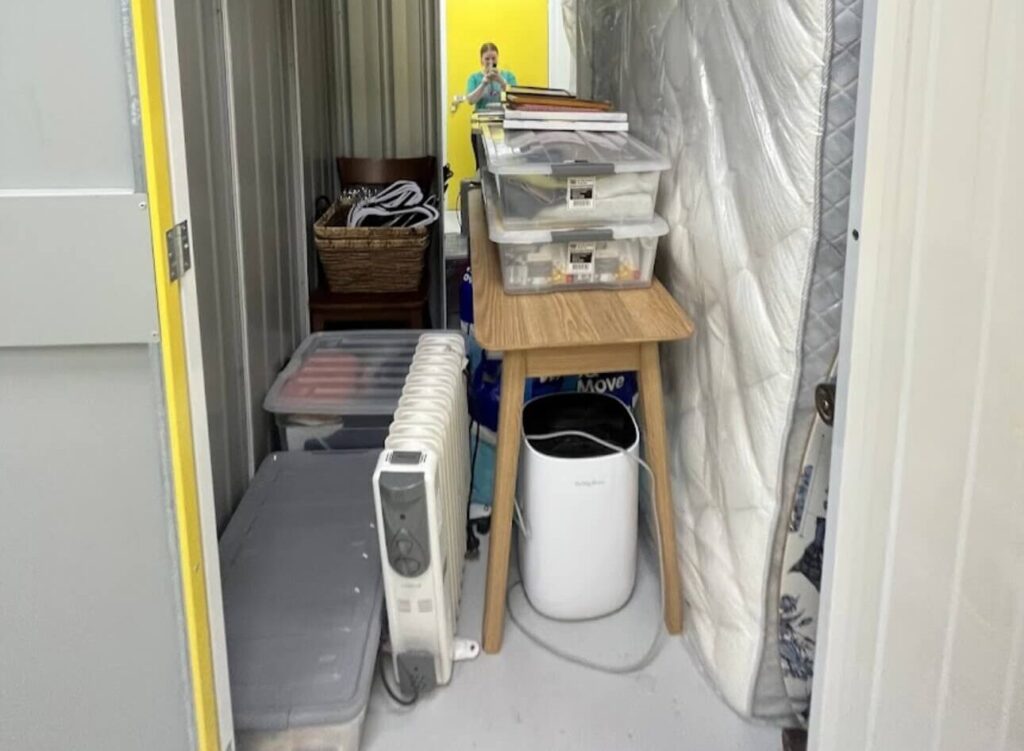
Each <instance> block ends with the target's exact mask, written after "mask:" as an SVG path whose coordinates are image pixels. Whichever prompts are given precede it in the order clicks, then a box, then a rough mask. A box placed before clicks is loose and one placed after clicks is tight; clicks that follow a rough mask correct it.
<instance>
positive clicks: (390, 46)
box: [332, 0, 441, 157]
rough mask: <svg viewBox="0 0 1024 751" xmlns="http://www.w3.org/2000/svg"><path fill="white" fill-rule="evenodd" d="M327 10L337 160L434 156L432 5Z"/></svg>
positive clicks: (337, 3)
mask: <svg viewBox="0 0 1024 751" xmlns="http://www.w3.org/2000/svg"><path fill="white" fill-rule="evenodd" d="M332 3H333V6H334V16H335V40H336V57H335V82H336V86H337V92H338V94H337V99H338V101H337V113H338V117H337V119H336V123H335V128H336V136H335V142H336V144H337V146H338V148H339V150H340V153H342V154H344V155H346V156H368V157H391V156H395V157H404V156H420V155H423V154H440V153H441V150H440V138H439V134H440V125H439V115H440V109H441V107H440V96H441V94H440V71H439V68H440V65H439V62H440V57H439V52H438V33H437V31H438V29H437V24H438V20H437V19H438V12H437V3H436V0H394V2H363V1H362V0H332Z"/></svg>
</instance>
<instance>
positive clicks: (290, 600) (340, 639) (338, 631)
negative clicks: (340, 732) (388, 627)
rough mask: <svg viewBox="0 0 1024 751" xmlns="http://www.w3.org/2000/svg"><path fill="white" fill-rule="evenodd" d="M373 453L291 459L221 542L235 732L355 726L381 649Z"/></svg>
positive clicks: (267, 467) (266, 467)
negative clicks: (332, 725)
mask: <svg viewBox="0 0 1024 751" xmlns="http://www.w3.org/2000/svg"><path fill="white" fill-rule="evenodd" d="M379 456H380V451H379V450H374V451H339V452H330V451H318V452H286V453H281V454H273V455H271V456H269V457H268V458H267V459H266V460H265V461H264V462H263V464H262V465H261V466H260V468H259V471H258V472H257V473H256V476H255V477H254V478H253V481H252V484H251V485H250V487H249V490H248V491H247V492H246V494H245V496H244V497H243V498H242V501H241V503H240V504H239V506H238V510H237V511H236V512H235V514H234V516H233V517H232V519H231V521H230V522H229V524H228V527H227V529H226V530H225V531H224V535H223V537H222V538H221V542H220V559H221V572H222V576H223V583H224V615H225V625H226V631H227V647H228V658H229V660H230V663H231V704H232V708H233V713H234V720H235V727H237V728H239V729H242V730H255V731H280V730H286V729H289V728H295V727H308V726H312V725H327V724H344V723H348V722H350V721H352V720H354V719H356V718H357V717H358V716H359V715H360V713H361V712H362V711H363V710H364V709H365V708H366V705H367V702H368V701H369V695H370V686H371V683H372V681H373V673H374V670H373V667H374V663H375V660H376V655H377V648H378V646H379V642H380V622H381V607H382V602H383V599H384V592H383V585H382V583H381V567H380V557H379V552H378V551H379V549H380V543H379V541H378V537H377V530H376V529H375V528H374V526H373V523H374V519H375V512H374V504H373V487H372V483H373V471H374V469H375V467H376V465H377V459H378V457H379Z"/></svg>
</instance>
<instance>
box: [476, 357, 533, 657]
mask: <svg viewBox="0 0 1024 751" xmlns="http://www.w3.org/2000/svg"><path fill="white" fill-rule="evenodd" d="M525 389H526V355H525V353H523V352H506V353H505V358H504V360H503V361H502V364H501V402H500V404H499V412H498V447H497V458H496V461H495V467H494V500H493V502H492V505H491V541H490V552H489V554H488V556H487V594H486V596H485V599H484V626H483V632H484V634H483V636H484V638H483V641H484V651H485V652H491V653H494V652H497V651H499V650H500V649H501V639H502V634H503V632H504V628H505V590H506V588H507V587H508V559H509V553H510V550H511V544H512V504H513V502H514V500H513V499H514V495H515V492H516V477H517V474H518V470H519V443H520V440H521V435H520V433H521V429H520V424H521V423H522V409H523V392H524V391H525Z"/></svg>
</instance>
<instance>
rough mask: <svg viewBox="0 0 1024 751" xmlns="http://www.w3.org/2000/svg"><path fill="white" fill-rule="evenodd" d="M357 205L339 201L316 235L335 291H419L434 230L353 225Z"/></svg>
mask: <svg viewBox="0 0 1024 751" xmlns="http://www.w3.org/2000/svg"><path fill="white" fill-rule="evenodd" d="M351 208H352V204H351V203H350V202H347V201H344V202H343V201H339V202H336V203H335V204H334V205H333V206H331V208H329V209H328V210H327V211H326V213H324V215H323V216H322V217H320V218H319V219H318V220H317V221H316V224H314V225H313V235H314V238H315V240H316V249H317V252H318V253H319V254H320V262H321V263H322V264H323V267H324V272H325V274H326V276H327V286H328V288H329V289H330V290H331V292H350V293H360V292H361V293H366V292H374V293H379V292H414V291H416V290H417V289H419V286H420V280H421V279H422V277H423V267H424V263H425V261H426V250H427V246H428V245H429V244H430V227H416V228H414V229H395V228H390V227H347V226H345V223H346V221H347V220H348V212H349V210H350V209H351Z"/></svg>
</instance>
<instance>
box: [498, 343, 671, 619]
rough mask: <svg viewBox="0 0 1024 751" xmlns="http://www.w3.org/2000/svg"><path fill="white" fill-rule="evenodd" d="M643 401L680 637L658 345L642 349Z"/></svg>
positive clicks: (666, 585)
mask: <svg viewBox="0 0 1024 751" xmlns="http://www.w3.org/2000/svg"><path fill="white" fill-rule="evenodd" d="M502 398H504V395H503V396H502ZM640 401H641V402H642V403H643V416H644V439H645V441H644V443H645V447H646V449H647V463H648V464H650V465H651V470H652V471H653V473H654V486H655V487H654V507H655V513H656V514H657V516H658V530H659V532H660V537H661V581H662V587H663V590H664V597H665V627H666V628H667V629H668V632H669V633H670V634H678V633H679V632H680V631H682V630H683V593H682V587H681V586H680V582H679V561H678V560H677V558H676V527H675V519H674V514H673V513H672V485H671V484H670V482H669V474H668V440H667V438H666V436H665V397H664V394H663V393H662V390H661V364H660V361H659V357H658V344H657V343H656V342H652V343H649V344H642V345H640Z"/></svg>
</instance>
